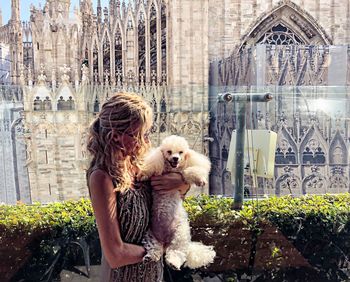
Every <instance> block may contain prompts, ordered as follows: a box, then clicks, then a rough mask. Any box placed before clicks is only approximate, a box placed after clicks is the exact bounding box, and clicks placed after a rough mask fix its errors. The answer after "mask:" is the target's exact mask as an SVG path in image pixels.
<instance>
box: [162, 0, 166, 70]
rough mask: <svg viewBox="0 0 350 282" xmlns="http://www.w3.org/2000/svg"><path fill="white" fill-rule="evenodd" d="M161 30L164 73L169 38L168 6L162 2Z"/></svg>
mask: <svg viewBox="0 0 350 282" xmlns="http://www.w3.org/2000/svg"><path fill="white" fill-rule="evenodd" d="M161 30H162V37H161V42H162V43H161V46H162V70H163V72H166V60H167V58H166V57H167V54H166V37H167V22H166V6H165V3H164V2H162V6H161Z"/></svg>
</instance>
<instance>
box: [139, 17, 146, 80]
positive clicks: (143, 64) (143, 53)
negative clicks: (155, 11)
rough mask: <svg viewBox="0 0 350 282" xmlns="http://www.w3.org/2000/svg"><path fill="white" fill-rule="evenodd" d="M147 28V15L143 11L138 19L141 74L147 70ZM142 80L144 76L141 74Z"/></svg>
mask: <svg viewBox="0 0 350 282" xmlns="http://www.w3.org/2000/svg"><path fill="white" fill-rule="evenodd" d="M145 32H146V29H145V16H144V14H143V13H141V14H140V17H139V20H138V44H139V48H138V49H139V51H138V52H139V55H138V58H139V74H141V73H142V74H143V73H145V70H146V34H145ZM139 78H140V82H141V80H142V76H141V75H140V76H139Z"/></svg>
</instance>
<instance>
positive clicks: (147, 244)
mask: <svg viewBox="0 0 350 282" xmlns="http://www.w3.org/2000/svg"><path fill="white" fill-rule="evenodd" d="M142 244H143V247H144V248H145V250H146V254H145V255H144V257H143V261H144V262H148V261H158V260H160V259H161V257H162V256H163V253H164V248H163V245H162V244H161V243H160V242H158V240H157V239H156V238H155V237H154V236H153V234H152V233H151V232H147V233H146V235H145V237H144V238H143V239H142Z"/></svg>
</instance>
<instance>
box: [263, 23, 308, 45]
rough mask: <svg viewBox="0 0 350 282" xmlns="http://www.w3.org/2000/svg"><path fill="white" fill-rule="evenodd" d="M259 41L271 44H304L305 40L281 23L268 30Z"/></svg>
mask: <svg viewBox="0 0 350 282" xmlns="http://www.w3.org/2000/svg"><path fill="white" fill-rule="evenodd" d="M257 43H260V44H271V45H302V44H304V42H303V41H302V40H301V39H300V38H299V37H298V36H297V35H296V34H295V33H294V32H293V31H291V30H290V29H289V28H287V27H286V26H284V25H283V24H281V23H279V24H277V25H275V26H273V27H272V28H271V29H270V30H268V31H267V32H266V33H265V34H264V35H263V36H262V37H261V38H260V39H259V40H258V42H257Z"/></svg>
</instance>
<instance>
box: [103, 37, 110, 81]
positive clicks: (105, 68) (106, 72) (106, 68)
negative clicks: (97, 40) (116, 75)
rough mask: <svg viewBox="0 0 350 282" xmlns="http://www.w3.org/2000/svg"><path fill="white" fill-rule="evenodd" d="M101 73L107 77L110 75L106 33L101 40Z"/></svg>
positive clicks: (108, 44) (108, 47) (108, 46)
mask: <svg viewBox="0 0 350 282" xmlns="http://www.w3.org/2000/svg"><path fill="white" fill-rule="evenodd" d="M102 44H103V45H102V48H103V71H104V75H109V74H110V73H111V44H110V42H109V38H108V35H107V33H106V34H105V37H104V39H103V43H102Z"/></svg>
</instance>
